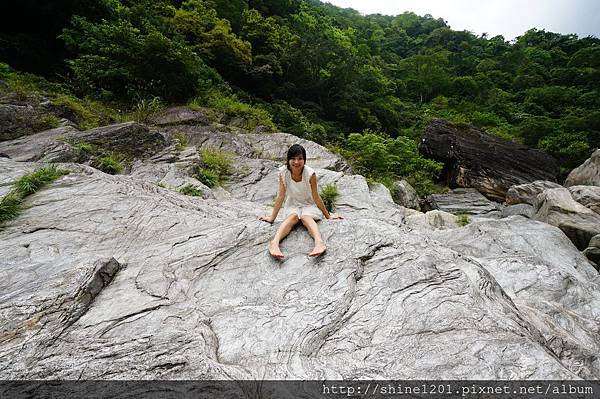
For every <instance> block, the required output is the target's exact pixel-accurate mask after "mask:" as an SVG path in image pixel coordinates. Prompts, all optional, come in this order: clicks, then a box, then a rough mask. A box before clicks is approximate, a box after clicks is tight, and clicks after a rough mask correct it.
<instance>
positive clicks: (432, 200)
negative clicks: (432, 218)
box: [428, 188, 502, 217]
mask: <svg viewBox="0 0 600 399" xmlns="http://www.w3.org/2000/svg"><path fill="white" fill-rule="evenodd" d="M428 202H429V204H430V206H431V207H432V208H433V209H439V210H441V211H444V212H448V213H452V214H457V213H465V214H469V215H480V216H489V217H499V212H498V211H499V210H501V209H502V206H501V205H500V204H497V203H495V202H492V201H490V200H488V199H487V198H485V197H484V196H483V195H481V194H480V193H479V191H477V190H476V189H474V188H456V189H454V190H450V191H449V192H447V193H445V194H431V195H430V196H429V197H428Z"/></svg>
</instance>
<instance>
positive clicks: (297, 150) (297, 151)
mask: <svg viewBox="0 0 600 399" xmlns="http://www.w3.org/2000/svg"><path fill="white" fill-rule="evenodd" d="M298 155H302V159H304V162H306V150H305V149H304V147H302V146H301V145H300V144H294V145H293V146H291V147H290V149H289V150H288V152H287V161H285V166H287V168H288V169H290V159H292V158H294V157H297V156H298ZM290 170H291V169H290Z"/></svg>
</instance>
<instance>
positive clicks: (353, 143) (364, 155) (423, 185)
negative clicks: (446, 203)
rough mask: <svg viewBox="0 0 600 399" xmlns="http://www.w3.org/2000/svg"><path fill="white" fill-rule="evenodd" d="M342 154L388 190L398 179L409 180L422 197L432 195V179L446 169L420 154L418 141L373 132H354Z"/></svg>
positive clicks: (357, 170)
mask: <svg viewBox="0 0 600 399" xmlns="http://www.w3.org/2000/svg"><path fill="white" fill-rule="evenodd" d="M341 153H342V155H343V156H344V157H345V158H346V159H347V160H348V161H349V163H350V165H351V166H352V168H353V169H354V170H355V171H356V172H358V173H360V174H363V175H364V176H365V177H367V178H371V179H373V180H376V181H379V182H381V183H383V184H384V185H386V186H387V187H388V188H391V186H392V183H393V181H394V180H396V179H398V178H402V177H404V178H407V180H408V181H409V182H410V183H411V185H413V187H414V188H415V190H417V193H418V194H419V196H426V195H428V194H429V193H430V191H431V190H432V189H433V181H432V180H433V179H434V178H435V177H437V176H438V175H439V173H440V172H441V170H442V164H441V163H439V162H435V161H432V160H429V159H425V158H423V157H421V155H419V153H418V152H417V144H416V141H415V140H412V139H410V138H408V137H403V136H400V137H396V138H394V139H392V138H389V137H386V136H384V135H382V134H377V133H373V132H370V131H366V132H365V133H363V134H360V133H351V134H350V136H349V137H348V140H347V142H346V148H345V149H342V150H341Z"/></svg>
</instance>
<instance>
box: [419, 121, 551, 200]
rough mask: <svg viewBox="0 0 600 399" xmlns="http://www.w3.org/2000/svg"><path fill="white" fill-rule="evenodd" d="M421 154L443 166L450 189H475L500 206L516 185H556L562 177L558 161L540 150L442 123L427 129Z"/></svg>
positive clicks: (468, 127) (458, 125)
mask: <svg viewBox="0 0 600 399" xmlns="http://www.w3.org/2000/svg"><path fill="white" fill-rule="evenodd" d="M419 152H420V153H421V154H422V155H423V156H425V157H426V158H430V159H434V160H436V161H440V162H443V163H444V170H443V172H442V178H443V179H445V180H446V183H447V184H448V185H449V186H450V187H451V188H456V187H472V188H476V189H477V190H478V191H479V192H481V193H482V194H483V195H485V196H486V197H487V198H489V199H491V200H494V201H499V202H501V201H504V199H505V196H506V192H507V191H508V189H509V188H510V187H511V186H513V185H516V184H523V183H529V182H532V181H535V180H548V181H552V182H556V181H557V178H558V174H559V165H558V163H557V161H556V160H555V159H554V158H553V157H552V156H550V155H548V154H546V153H544V152H542V151H540V150H535V149H532V148H529V147H526V146H524V145H520V144H516V143H513V142H510V141H507V140H504V139H501V138H498V137H495V136H491V135H489V134H486V133H484V132H483V131H481V130H479V129H477V128H475V127H473V126H470V125H464V124H454V123H451V122H448V121H445V120H441V119H436V120H433V121H432V122H430V123H429V125H427V127H426V128H425V130H424V132H423V135H422V137H421V142H420V143H419Z"/></svg>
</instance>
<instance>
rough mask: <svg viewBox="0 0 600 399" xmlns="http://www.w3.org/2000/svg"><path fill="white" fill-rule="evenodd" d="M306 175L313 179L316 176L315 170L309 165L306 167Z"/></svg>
mask: <svg viewBox="0 0 600 399" xmlns="http://www.w3.org/2000/svg"><path fill="white" fill-rule="evenodd" d="M304 173H305V174H306V176H308V177H311V176H313V175H315V176H316V173H315V170H314V169H313V168H311V167H310V166H308V165H304Z"/></svg>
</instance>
